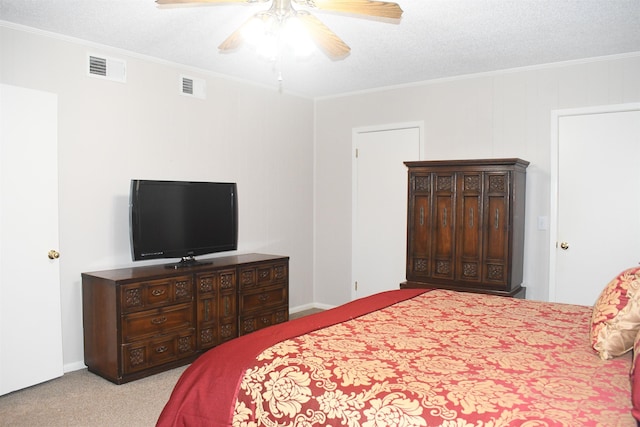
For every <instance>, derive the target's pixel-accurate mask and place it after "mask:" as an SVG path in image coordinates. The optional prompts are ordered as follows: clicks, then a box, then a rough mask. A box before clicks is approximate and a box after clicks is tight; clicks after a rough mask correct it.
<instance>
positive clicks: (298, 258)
mask: <svg viewBox="0 0 640 427" xmlns="http://www.w3.org/2000/svg"><path fill="white" fill-rule="evenodd" d="M87 53H94V54H95V53H98V54H102V55H107V56H113V57H117V58H121V59H124V60H126V61H127V82H126V83H125V84H123V83H115V82H111V81H105V80H100V79H96V78H94V77H89V76H87V73H86V55H87ZM0 64H1V65H0V75H1V81H2V83H7V84H11V85H16V86H23V87H27V88H33V89H39V90H44V91H48V92H53V93H56V94H58V99H59V105H58V116H59V124H58V129H59V134H58V145H59V158H58V162H59V176H58V177H57V179H58V180H59V186H60V187H59V188H60V196H59V200H60V207H59V214H60V248H59V249H60V253H61V258H60V268H61V297H62V309H63V325H62V327H63V341H64V363H65V370H72V369H77V368H81V367H82V366H83V362H82V361H83V340H82V307H81V282H80V279H81V278H80V273H81V272H84V271H95V270H103V269H111V268H118V267H123V266H130V265H132V264H133V263H132V261H131V256H130V248H129V231H128V193H129V181H130V180H131V179H132V178H148V179H184V180H206V181H235V182H237V183H238V194H239V212H240V226H239V230H240V236H239V251H238V252H263V253H273V254H280V255H288V256H290V257H291V263H290V273H291V279H290V283H291V289H290V305H291V306H292V307H296V306H301V305H307V304H311V303H312V302H313V300H312V297H313V289H312V279H313V277H312V262H313V256H312V250H313V245H312V240H313V234H312V230H313V191H312V190H313V102H312V101H311V100H308V99H304V98H300V97H296V96H291V95H287V94H279V93H277V92H275V91H273V90H270V89H265V88H262V87H258V86H254V85H249V84H245V83H240V82H237V81H233V80H229V79H224V78H220V77H218V76H213V75H207V74H203V73H199V72H198V71H197V70H189V69H184V68H181V67H180V66H178V65H174V64H168V63H162V62H159V61H154V60H150V59H148V58H141V57H137V56H131V55H128V54H127V53H126V52H122V51H115V50H109V48H106V47H102V46H95V45H88V44H84V43H81V42H79V41H75V40H70V39H63V38H57V37H52V36H51V35H48V34H43V33H39V32H31V31H23V29H22V28H9V27H2V26H0ZM180 74H188V75H190V76H193V77H198V78H204V79H206V84H207V95H208V96H207V99H206V100H204V101H203V100H199V99H194V98H189V97H185V96H182V95H180V94H179V93H178V79H179V75H180ZM283 118H284V119H283ZM35 125H37V124H36V123H34V126H35ZM27 167H28V165H27ZM33 179H56V177H42V176H39V175H38V171H37V170H34V171H33ZM43 214H46V213H43ZM166 262H168V261H166ZM147 263H148V262H147ZM25 309H27V308H25Z"/></svg>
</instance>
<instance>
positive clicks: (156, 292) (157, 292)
mask: <svg viewBox="0 0 640 427" xmlns="http://www.w3.org/2000/svg"><path fill="white" fill-rule="evenodd" d="M151 295H153V296H154V297H159V296H160V295H164V289H154V290H153V291H151Z"/></svg>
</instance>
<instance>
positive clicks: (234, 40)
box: [218, 16, 255, 52]
mask: <svg viewBox="0 0 640 427" xmlns="http://www.w3.org/2000/svg"><path fill="white" fill-rule="evenodd" d="M253 19H255V17H254V16H252V17H251V18H249V19H247V20H246V21H245V22H244V24H242V25H240V27H238V29H237V30H235V31H234V32H233V33H231V35H230V36H229V37H227V38H226V39H225V40H224V41H223V42H222V43H220V46H218V50H220V51H222V52H228V51H231V50H236V49H237V48H239V47H240V45H241V44H242V42H243V41H244V38H243V37H242V33H243V31H244V30H245V28H246V27H247V26H248V25H249V23H250V22H251V21H252V20H253Z"/></svg>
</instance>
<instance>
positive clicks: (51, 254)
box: [47, 249, 60, 259]
mask: <svg viewBox="0 0 640 427" xmlns="http://www.w3.org/2000/svg"><path fill="white" fill-rule="evenodd" d="M47 256H48V257H49V259H58V258H60V252H58V251H56V250H54V249H51V250H50V251H49V253H48V254H47Z"/></svg>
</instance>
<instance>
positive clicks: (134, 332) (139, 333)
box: [122, 304, 194, 342]
mask: <svg viewBox="0 0 640 427" xmlns="http://www.w3.org/2000/svg"><path fill="white" fill-rule="evenodd" d="M193 323H194V322H193V308H192V306H191V304H179V305H173V306H169V307H166V308H159V309H155V310H149V311H141V312H137V313H130V314H126V315H124V316H122V342H131V341H136V340H140V339H145V338H150V337H153V336H157V335H162V334H167V333H170V332H176V331H182V330H186V329H189V328H193V326H194V324H193Z"/></svg>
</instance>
